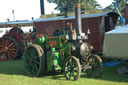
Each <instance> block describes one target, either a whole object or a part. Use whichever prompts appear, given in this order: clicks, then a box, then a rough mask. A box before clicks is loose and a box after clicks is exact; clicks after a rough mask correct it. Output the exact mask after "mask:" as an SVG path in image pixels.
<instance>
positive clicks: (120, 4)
mask: <svg viewBox="0 0 128 85" xmlns="http://www.w3.org/2000/svg"><path fill="white" fill-rule="evenodd" d="M113 1H115V0H113ZM116 1H117V7H118V9H119V10H120V11H122V10H123V9H124V6H125V4H126V3H127V1H128V0H116ZM105 9H107V10H114V6H113V3H112V4H110V5H109V6H107V7H106V8H105Z"/></svg>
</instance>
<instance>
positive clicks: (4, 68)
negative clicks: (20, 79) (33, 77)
mask: <svg viewBox="0 0 128 85" xmlns="http://www.w3.org/2000/svg"><path fill="white" fill-rule="evenodd" d="M0 74H8V75H26V74H25V71H24V65H23V61H22V60H21V59H18V60H13V61H0Z"/></svg>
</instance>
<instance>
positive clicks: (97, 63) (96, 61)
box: [86, 55, 103, 78]
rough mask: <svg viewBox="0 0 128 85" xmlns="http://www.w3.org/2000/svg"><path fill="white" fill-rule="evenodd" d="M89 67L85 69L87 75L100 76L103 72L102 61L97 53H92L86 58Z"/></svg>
mask: <svg viewBox="0 0 128 85" xmlns="http://www.w3.org/2000/svg"><path fill="white" fill-rule="evenodd" d="M88 64H89V66H90V68H89V69H87V70H86V72H87V75H88V77H94V78H98V77H102V74H103V62H102V60H101V58H100V57H99V56H97V55H92V56H90V57H89V58H88Z"/></svg>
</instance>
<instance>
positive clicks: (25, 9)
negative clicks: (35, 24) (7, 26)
mask: <svg viewBox="0 0 128 85" xmlns="http://www.w3.org/2000/svg"><path fill="white" fill-rule="evenodd" d="M44 1H45V2H44V3H45V13H46V14H50V13H51V12H52V11H53V12H54V13H58V11H55V10H54V8H55V6H56V5H55V4H50V3H48V2H47V1H46V0H44ZM97 1H98V2H99V3H100V4H101V5H102V7H103V8H104V7H106V6H108V5H109V4H111V3H112V1H113V0H97ZM12 10H15V19H16V20H31V18H32V17H34V18H38V17H40V0H0V22H5V21H7V18H9V19H10V20H11V21H12V20H13V14H12Z"/></svg>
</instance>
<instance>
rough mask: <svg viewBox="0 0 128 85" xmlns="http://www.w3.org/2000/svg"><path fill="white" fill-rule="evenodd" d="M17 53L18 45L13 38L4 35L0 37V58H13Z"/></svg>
mask: <svg viewBox="0 0 128 85" xmlns="http://www.w3.org/2000/svg"><path fill="white" fill-rule="evenodd" d="M18 53H19V46H18V43H17V41H16V40H15V39H14V38H12V37H9V36H5V37H3V38H1V39H0V60H13V59H15V58H17V56H18Z"/></svg>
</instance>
